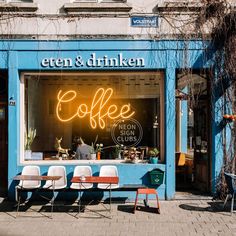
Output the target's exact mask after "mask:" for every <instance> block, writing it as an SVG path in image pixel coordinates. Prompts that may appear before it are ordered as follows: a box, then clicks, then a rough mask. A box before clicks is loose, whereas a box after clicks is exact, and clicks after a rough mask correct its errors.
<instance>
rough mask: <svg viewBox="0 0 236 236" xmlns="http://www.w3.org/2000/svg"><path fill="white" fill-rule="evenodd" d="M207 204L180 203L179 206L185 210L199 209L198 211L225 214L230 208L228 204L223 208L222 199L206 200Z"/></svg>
mask: <svg viewBox="0 0 236 236" xmlns="http://www.w3.org/2000/svg"><path fill="white" fill-rule="evenodd" d="M207 204H208V206H205V207H204V206H199V204H198V203H185V204H180V205H179V207H180V208H181V209H183V210H187V211H199V212H215V213H225V214H227V213H228V212H229V209H230V204H228V203H227V204H226V206H225V208H223V203H222V201H214V202H207Z"/></svg>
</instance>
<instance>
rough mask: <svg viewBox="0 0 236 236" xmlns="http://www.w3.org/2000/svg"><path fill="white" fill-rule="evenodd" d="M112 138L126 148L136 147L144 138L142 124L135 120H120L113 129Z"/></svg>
mask: <svg viewBox="0 0 236 236" xmlns="http://www.w3.org/2000/svg"><path fill="white" fill-rule="evenodd" d="M111 136H112V140H113V141H114V143H116V144H118V145H124V146H126V147H131V146H136V145H138V144H139V143H140V141H141V140H142V137H143V129H142V126H141V125H140V123H139V122H138V121H137V120H135V119H133V118H130V119H125V120H118V121H117V122H115V124H114V125H113V127H112V130H111Z"/></svg>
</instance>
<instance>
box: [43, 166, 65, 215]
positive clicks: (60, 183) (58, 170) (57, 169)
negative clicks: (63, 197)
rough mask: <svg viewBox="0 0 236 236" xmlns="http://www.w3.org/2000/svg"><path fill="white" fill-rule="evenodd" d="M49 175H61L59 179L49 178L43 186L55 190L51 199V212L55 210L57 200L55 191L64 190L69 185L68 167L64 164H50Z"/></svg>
mask: <svg viewBox="0 0 236 236" xmlns="http://www.w3.org/2000/svg"><path fill="white" fill-rule="evenodd" d="M47 176H61V178H60V179H59V180H55V181H54V180H53V181H52V180H47V181H46V183H45V185H44V186H43V189H47V190H51V191H52V192H53V197H52V199H51V200H50V202H51V206H52V208H51V212H53V206H54V200H55V196H54V192H55V191H58V190H63V189H65V188H66V187H67V178H66V168H65V167H64V166H50V167H49V168H48V173H47ZM46 199H47V198H46ZM47 200H48V199H47Z"/></svg>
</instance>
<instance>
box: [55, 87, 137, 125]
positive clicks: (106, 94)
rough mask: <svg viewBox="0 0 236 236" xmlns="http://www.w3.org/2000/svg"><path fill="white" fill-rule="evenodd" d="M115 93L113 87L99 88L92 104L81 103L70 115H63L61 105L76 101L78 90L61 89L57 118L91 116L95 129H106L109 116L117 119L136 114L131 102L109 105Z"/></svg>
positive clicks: (62, 119) (71, 118) (58, 97)
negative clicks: (119, 105)
mask: <svg viewBox="0 0 236 236" xmlns="http://www.w3.org/2000/svg"><path fill="white" fill-rule="evenodd" d="M112 94H113V89H112V88H107V89H104V88H99V89H98V90H97V91H96V92H95V94H94V96H93V99H92V102H91V105H90V106H89V105H88V104H85V103H81V104H79V105H78V106H77V108H76V111H75V112H74V113H73V114H72V115H69V116H68V117H62V115H61V105H63V104H64V105H65V104H69V103H70V102H72V101H74V100H75V99H76V96H77V92H76V91H74V90H68V91H66V92H62V90H60V91H59V92H58V94H57V100H58V102H57V106H56V115H57V118H58V119H59V120H60V121H62V122H69V121H71V120H73V119H74V118H76V117H78V118H81V119H82V118H84V117H86V116H89V122H90V126H91V127H92V128H93V129H96V128H97V127H100V128H101V129H104V128H105V126H106V123H105V119H107V118H109V119H111V120H115V119H128V118H130V117H132V116H133V115H134V113H135V112H134V111H132V110H131V108H130V104H124V105H123V106H121V107H120V108H119V107H118V106H117V105H115V104H111V105H108V102H109V101H110V99H111V97H112Z"/></svg>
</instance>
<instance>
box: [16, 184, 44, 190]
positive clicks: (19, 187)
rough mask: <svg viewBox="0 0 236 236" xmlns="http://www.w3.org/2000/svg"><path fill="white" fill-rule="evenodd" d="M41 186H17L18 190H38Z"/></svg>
mask: <svg viewBox="0 0 236 236" xmlns="http://www.w3.org/2000/svg"><path fill="white" fill-rule="evenodd" d="M40 186H41V184H38V185H30V184H29V185H25V184H24V186H22V185H20V184H18V185H17V186H16V188H17V189H37V188H40Z"/></svg>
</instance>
